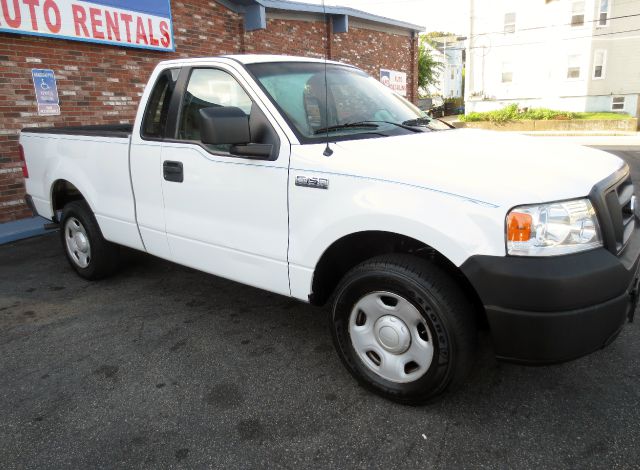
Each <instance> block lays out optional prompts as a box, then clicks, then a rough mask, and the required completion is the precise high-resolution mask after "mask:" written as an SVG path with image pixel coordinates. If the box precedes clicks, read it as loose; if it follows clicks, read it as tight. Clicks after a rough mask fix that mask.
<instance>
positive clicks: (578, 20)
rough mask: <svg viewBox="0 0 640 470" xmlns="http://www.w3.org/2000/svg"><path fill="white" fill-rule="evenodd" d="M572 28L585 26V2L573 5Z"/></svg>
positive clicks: (581, 1) (580, 1) (580, 0)
mask: <svg viewBox="0 0 640 470" xmlns="http://www.w3.org/2000/svg"><path fill="white" fill-rule="evenodd" d="M571 26H572V27H575V26H584V0H579V1H577V2H576V1H574V2H573V3H572V4H571Z"/></svg>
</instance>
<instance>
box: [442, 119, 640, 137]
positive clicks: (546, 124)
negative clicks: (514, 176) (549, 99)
mask: <svg viewBox="0 0 640 470" xmlns="http://www.w3.org/2000/svg"><path fill="white" fill-rule="evenodd" d="M450 124H452V125H453V126H454V127H456V128H464V129H487V130H492V131H499V132H505V131H506V132H514V131H515V132H522V133H529V132H559V133H564V134H565V135H574V134H576V133H577V134H582V133H585V132H593V133H598V134H600V135H603V134H605V133H606V135H626V134H627V133H634V132H637V131H638V119H637V118H632V119H622V120H589V119H574V120H568V121H555V120H548V121H544V120H542V121H508V122H503V123H496V122H490V121H479V122H464V121H453V122H451V123H450Z"/></svg>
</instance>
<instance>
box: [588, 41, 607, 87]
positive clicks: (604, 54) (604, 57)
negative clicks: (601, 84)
mask: <svg viewBox="0 0 640 470" xmlns="http://www.w3.org/2000/svg"><path fill="white" fill-rule="evenodd" d="M600 52H601V53H602V74H601V75H600V76H599V77H596V67H597V66H598V64H597V62H596V57H598V53H600ZM606 77H607V50H606V49H596V50H595V51H593V70H592V71H591V79H592V80H604V79H605V78H606Z"/></svg>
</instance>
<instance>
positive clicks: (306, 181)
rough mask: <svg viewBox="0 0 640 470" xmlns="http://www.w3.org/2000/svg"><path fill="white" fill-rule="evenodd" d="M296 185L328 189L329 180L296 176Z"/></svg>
mask: <svg viewBox="0 0 640 470" xmlns="http://www.w3.org/2000/svg"><path fill="white" fill-rule="evenodd" d="M296 186H302V187H305V188H315V189H329V180H328V179H326V178H307V177H306V176H296Z"/></svg>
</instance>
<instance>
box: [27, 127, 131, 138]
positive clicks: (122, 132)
mask: <svg viewBox="0 0 640 470" xmlns="http://www.w3.org/2000/svg"><path fill="white" fill-rule="evenodd" d="M132 132H133V124H99V125H94V126H61V127H28V128H25V129H22V133H23V134H24V133H31V134H59V135H76V136H77V135H83V136H88V137H119V138H125V139H126V138H128V137H129V136H130V135H131V133H132Z"/></svg>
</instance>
